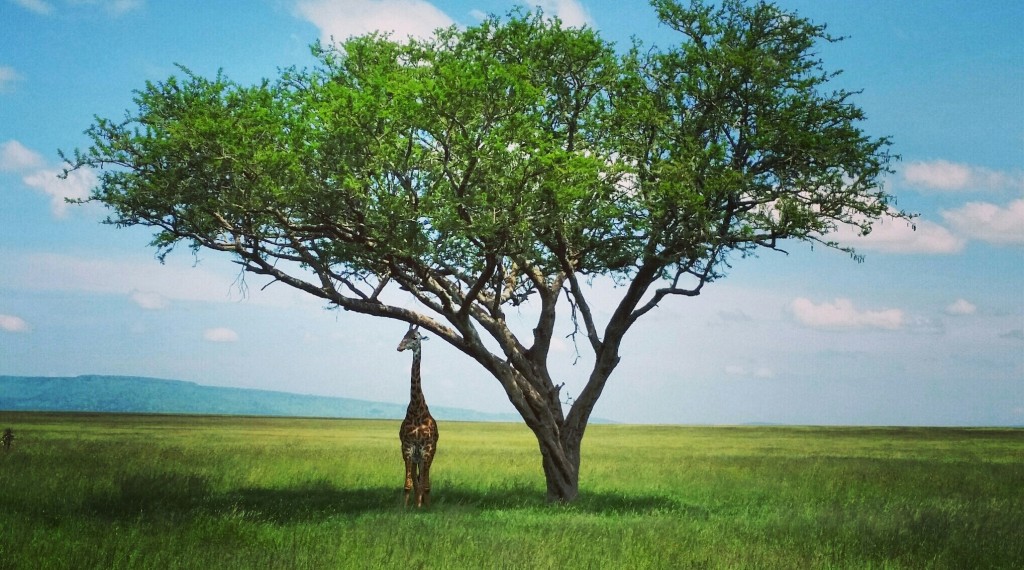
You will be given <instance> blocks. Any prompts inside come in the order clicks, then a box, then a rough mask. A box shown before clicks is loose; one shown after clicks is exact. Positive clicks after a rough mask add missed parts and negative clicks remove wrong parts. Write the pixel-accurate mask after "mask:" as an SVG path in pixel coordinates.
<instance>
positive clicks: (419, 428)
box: [398, 325, 438, 507]
mask: <svg viewBox="0 0 1024 570" xmlns="http://www.w3.org/2000/svg"><path fill="white" fill-rule="evenodd" d="M424 340H426V337H424V336H423V335H422V334H420V332H419V327H417V326H415V325H413V326H410V327H409V331H408V332H407V333H405V337H403V338H402V342H400V343H399V344H398V350H399V351H403V350H411V351H412V378H411V386H410V395H409V408H408V409H407V410H406V412H405V419H404V420H402V426H401V427H400V428H399V430H398V438H399V440H401V442H402V458H403V459H404V461H405V506H406V507H408V506H409V495H410V493H411V494H412V495H413V497H414V502H415V505H416V506H417V507H422V506H430V464H431V463H433V461H434V452H435V451H437V438H438V435H437V422H435V421H434V418H433V417H432V416H431V415H430V410H429V409H428V408H427V400H426V399H425V398H424V397H423V388H422V386H421V384H420V354H421V343H422V341H424Z"/></svg>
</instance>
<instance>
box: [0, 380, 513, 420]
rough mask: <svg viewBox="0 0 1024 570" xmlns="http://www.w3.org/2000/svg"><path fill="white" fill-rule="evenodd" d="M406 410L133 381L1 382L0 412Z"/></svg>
mask: <svg viewBox="0 0 1024 570" xmlns="http://www.w3.org/2000/svg"><path fill="white" fill-rule="evenodd" d="M405 408H406V406H405V405H403V404H389V403H383V402H370V401H366V400H353V399H350V398H331V397H326V396H311V395H303V394H291V393H288V392H274V391H270V390H251V389H246V388H221V387H215V386H203V385H200V384H196V383H194V382H184V381H181V380H160V379H157V378H140V377H136V376H75V377H70V378H67V377H65V378H55V377H28V376H0V410H7V411H39V412H56V411H60V412H118V413H151V414H221V415H255V416H295V417H325V418H354V419H402V418H404V417H405ZM430 411H431V413H432V414H433V415H434V417H436V418H437V419H443V420H449V421H506V422H508V421H511V422H518V421H520V419H519V417H518V416H516V415H515V414H488V413H483V412H477V411H474V410H464V409H461V408H444V407H431V408H430Z"/></svg>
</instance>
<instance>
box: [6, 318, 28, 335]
mask: <svg viewBox="0 0 1024 570" xmlns="http://www.w3.org/2000/svg"><path fill="white" fill-rule="evenodd" d="M0 330H2V331H6V332H12V333H19V332H26V331H27V330H28V323H26V322H25V320H24V319H22V318H21V317H15V316H14V315H0Z"/></svg>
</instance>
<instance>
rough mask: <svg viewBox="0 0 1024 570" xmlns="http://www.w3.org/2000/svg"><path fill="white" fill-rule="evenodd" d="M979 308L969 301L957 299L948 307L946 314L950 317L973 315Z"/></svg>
mask: <svg viewBox="0 0 1024 570" xmlns="http://www.w3.org/2000/svg"><path fill="white" fill-rule="evenodd" d="M977 310H978V307H977V306H976V305H975V304H974V303H972V302H970V301H968V300H967V299H957V300H956V301H954V302H953V303H951V304H949V306H947V307H946V314H949V315H973V314H974V313H975V312H976V311H977Z"/></svg>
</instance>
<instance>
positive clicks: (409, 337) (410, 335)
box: [398, 325, 427, 352]
mask: <svg viewBox="0 0 1024 570" xmlns="http://www.w3.org/2000/svg"><path fill="white" fill-rule="evenodd" d="M419 329H420V327H419V325H409V332H407V333H405V336H404V337H402V342H400V343H398V351H399V352H401V351H403V350H413V351H419V349H420V341H424V340H427V337H425V336H423V335H422V334H420V330H419Z"/></svg>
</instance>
